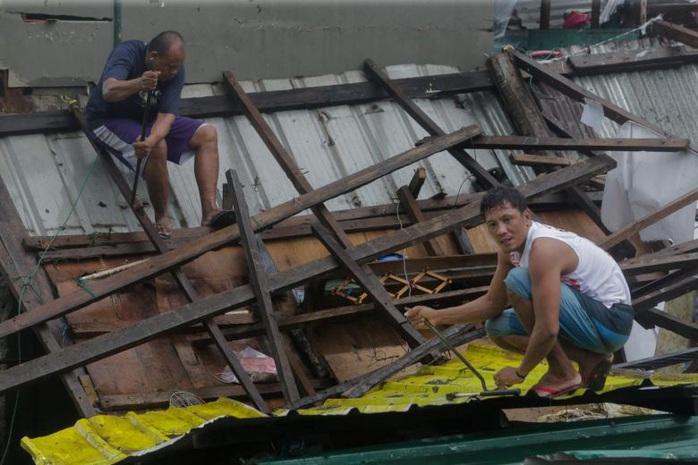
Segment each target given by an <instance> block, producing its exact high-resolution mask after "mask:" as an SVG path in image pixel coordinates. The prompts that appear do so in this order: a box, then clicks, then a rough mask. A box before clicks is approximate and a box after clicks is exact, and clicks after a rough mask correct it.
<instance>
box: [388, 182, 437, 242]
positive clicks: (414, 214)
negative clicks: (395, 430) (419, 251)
mask: <svg viewBox="0 0 698 465" xmlns="http://www.w3.org/2000/svg"><path fill="white" fill-rule="evenodd" d="M397 197H398V199H399V200H400V206H401V207H402V209H403V210H404V211H405V213H406V214H407V216H408V217H409V218H410V220H411V221H412V222H413V223H419V222H420V221H425V220H426V219H427V218H426V216H425V215H424V212H422V210H420V209H419V205H418V204H417V201H416V200H415V198H414V197H413V196H412V193H411V192H410V190H409V187H408V186H402V187H401V188H399V189H398V190H397ZM437 240H438V239H431V240H428V241H426V242H424V244H423V245H424V248H425V249H426V250H427V254H429V255H431V256H434V255H444V251H443V249H442V248H441V245H439V243H438V242H437Z"/></svg>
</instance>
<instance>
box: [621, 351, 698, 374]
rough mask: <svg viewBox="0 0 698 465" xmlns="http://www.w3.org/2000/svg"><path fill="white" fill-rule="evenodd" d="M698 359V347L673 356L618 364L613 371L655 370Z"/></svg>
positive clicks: (668, 355) (661, 356)
mask: <svg viewBox="0 0 698 465" xmlns="http://www.w3.org/2000/svg"><path fill="white" fill-rule="evenodd" d="M697 358H698V347H693V348H691V349H686V350H682V351H679V352H675V353H673V354H666V355H658V356H656V357H648V358H643V359H641V360H634V361H632V362H625V363H618V364H616V365H613V368H614V369H618V370H624V369H636V370H656V369H657V368H662V367H668V366H671V365H677V364H679V363H686V362H690V361H692V360H696V359H697Z"/></svg>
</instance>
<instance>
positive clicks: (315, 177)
mask: <svg viewBox="0 0 698 465" xmlns="http://www.w3.org/2000/svg"><path fill="white" fill-rule="evenodd" d="M456 71H457V70H456V69H455V68H450V67H445V66H416V65H404V66H397V67H391V68H389V69H388V72H389V74H390V75H391V77H394V78H401V77H410V76H417V75H433V74H444V73H451V72H456ZM363 80H365V77H364V75H363V73H361V72H358V71H356V72H350V73H344V74H341V75H328V76H320V77H312V78H297V79H290V80H263V81H255V82H244V83H243V88H244V89H245V91H246V92H254V91H263V90H282V89H291V88H297V87H311V86H322V85H332V84H341V83H348V82H357V81H363ZM216 92H220V89H219V88H217V87H215V86H210V85H197V86H191V87H187V88H186V89H185V93H184V97H204V96H211V95H214V93H216ZM417 103H418V104H419V105H420V107H421V108H422V109H424V111H425V112H426V113H427V114H429V115H430V116H431V117H432V118H433V119H434V120H435V121H436V122H437V123H438V124H439V125H440V126H441V127H442V128H443V129H444V130H446V131H447V132H450V131H453V130H456V129H459V128H461V127H464V126H467V125H470V124H478V125H480V126H481V127H482V129H483V130H484V131H485V133H487V134H510V133H512V132H513V129H512V127H511V126H510V124H509V122H508V120H507V117H506V116H505V114H504V112H503V110H502V108H501V107H500V105H499V102H498V99H497V97H496V95H495V94H494V93H491V92H481V93H476V94H470V95H464V96H459V97H457V98H454V97H448V98H443V99H420V100H418V101H417ZM265 118H266V119H267V121H268V122H269V124H270V125H271V127H272V128H273V129H274V131H275V132H276V134H277V136H278V137H279V139H280V140H281V141H282V143H283V144H284V146H285V147H286V148H287V150H288V151H289V152H290V153H291V154H292V156H293V157H294V159H295V160H296V162H297V164H298V165H299V166H300V167H301V168H302V169H303V171H304V173H305V176H306V177H307V179H308V180H309V182H310V183H311V184H312V185H313V186H315V187H320V186H323V185H325V184H328V183H330V182H332V181H335V180H338V179H342V178H344V177H345V176H347V175H348V174H351V173H354V172H356V171H358V170H360V169H363V168H366V167H368V166H372V165H374V164H376V163H379V162H381V161H383V160H385V159H387V158H389V157H392V156H394V155H397V154H398V153H401V152H403V151H406V150H408V149H410V148H412V147H413V146H414V143H415V142H416V141H418V140H419V139H421V138H423V137H425V136H426V135H427V133H426V132H425V131H424V130H422V129H421V128H420V127H418V125H417V124H415V123H414V122H413V121H411V119H410V118H409V117H408V116H407V115H406V114H405V113H404V111H403V110H402V109H400V108H399V106H398V105H396V104H395V103H392V102H388V101H380V102H375V103H370V104H366V105H355V106H334V107H328V108H324V109H319V110H297V111H285V112H278V113H275V114H271V115H265ZM207 122H208V123H210V124H212V125H213V126H215V127H216V129H217V130H218V134H219V150H220V175H219V186H222V184H223V183H224V182H225V172H226V171H227V170H228V169H234V170H236V171H237V173H238V175H239V177H240V179H241V182H242V183H243V185H244V192H245V197H246V200H247V202H248V204H249V207H250V211H251V212H252V213H257V212H259V211H261V210H264V209H268V208H271V207H273V206H275V205H278V204H280V203H282V202H285V201H287V200H289V199H291V198H293V197H295V196H297V192H296V191H295V189H294V188H293V187H292V185H291V183H290V182H289V181H288V180H287V178H286V176H285V174H284V173H283V171H282V170H281V168H280V167H279V166H278V164H277V163H276V161H275V160H274V158H273V157H272V155H271V153H270V152H269V151H268V150H267V148H266V147H265V146H264V144H263V143H262V141H261V139H260V138H259V136H258V135H257V133H256V131H255V130H254V129H253V127H252V126H251V125H250V123H249V122H248V121H247V119H246V118H245V117H244V116H237V117H229V118H211V119H210V120H208V121H207ZM471 155H473V157H474V158H475V159H476V160H478V161H479V162H480V163H481V164H482V165H483V166H484V167H485V168H486V169H490V168H493V167H498V166H500V165H504V167H505V171H506V172H507V173H508V174H509V176H510V177H511V179H513V180H514V182H515V183H517V184H518V183H520V182H522V181H523V180H525V179H527V177H526V173H530V171H529V170H528V169H521V168H513V167H512V166H511V165H509V163H508V161H507V159H506V153H505V152H499V153H493V152H490V151H484V150H473V151H471ZM96 159H97V156H96V154H95V153H94V151H93V150H92V148H91V147H90V145H89V144H88V142H87V140H86V139H85V137H84V136H82V135H81V134H78V133H73V134H52V135H45V136H44V135H28V136H18V137H5V138H3V139H0V176H2V178H3V180H4V182H5V183H6V184H7V185H8V188H9V190H10V192H11V193H12V198H13V200H14V202H15V205H16V206H17V209H18V210H19V211H20V212H21V214H22V217H23V220H24V223H25V225H26V226H27V228H28V230H29V231H30V234H33V235H53V234H55V233H58V232H64V233H67V234H85V233H86V234H90V233H93V232H104V231H109V230H112V231H116V232H121V231H131V230H137V229H139V226H138V225H137V223H136V220H135V217H134V216H133V215H132V214H131V213H130V211H129V210H128V208H126V202H125V201H124V200H123V199H122V198H121V196H120V194H119V193H118V192H117V190H116V188H115V187H114V184H113V182H112V181H111V180H110V179H109V177H108V175H107V174H106V172H105V170H104V168H103V167H102V166H101V161H95V160H96ZM95 163H96V165H95ZM419 165H421V166H424V167H426V169H427V172H428V179H427V182H426V184H425V186H424V188H423V190H422V196H423V197H430V196H433V195H435V194H441V193H445V194H447V195H456V194H458V193H467V192H472V190H473V187H472V186H471V181H472V179H470V178H469V177H468V175H467V172H466V170H465V168H463V167H462V166H461V165H460V164H459V163H458V162H456V161H455V160H454V159H453V158H452V157H451V156H450V155H449V154H448V153H441V154H437V155H434V156H432V157H430V158H429V159H427V160H424V161H423V162H421V163H420V164H419ZM415 169H416V166H409V167H406V168H403V169H401V170H399V171H397V172H395V173H393V174H392V175H391V176H387V177H385V178H383V179H381V180H379V181H376V182H374V183H372V184H370V185H368V186H365V187H363V188H361V189H358V190H357V191H356V192H352V193H349V194H346V195H344V196H342V197H338V198H336V199H334V200H332V201H330V202H328V203H327V206H328V208H330V210H339V209H348V208H352V207H356V206H366V205H378V204H386V203H391V202H392V201H393V198H394V197H395V194H394V193H395V191H396V189H397V188H398V187H399V186H401V185H404V184H406V183H408V182H409V181H410V179H411V177H412V175H413V173H414V170H415ZM170 178H171V192H172V195H171V200H170V214H171V216H173V218H174V221H175V225H176V226H180V227H185V226H198V224H199V221H200V213H199V211H200V207H199V200H198V199H199V197H198V190H197V187H196V183H195V179H194V173H193V163H191V162H190V163H188V164H185V165H184V166H181V167H178V166H174V165H172V164H170ZM128 180H129V182H130V183H132V180H133V177H132V175H130V174H129V176H128ZM139 197H140V198H142V199H144V200H146V199H147V194H146V189H145V186H144V183H139ZM73 205H74V208H73ZM149 213H150V214H151V216H152V212H149Z"/></svg>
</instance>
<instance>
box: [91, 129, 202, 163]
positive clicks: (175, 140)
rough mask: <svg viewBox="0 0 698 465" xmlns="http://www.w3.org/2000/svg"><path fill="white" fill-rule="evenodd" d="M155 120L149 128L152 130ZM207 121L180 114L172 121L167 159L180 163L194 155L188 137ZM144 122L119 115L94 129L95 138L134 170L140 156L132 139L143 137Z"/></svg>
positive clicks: (167, 140) (168, 136)
mask: <svg viewBox="0 0 698 465" xmlns="http://www.w3.org/2000/svg"><path fill="white" fill-rule="evenodd" d="M154 122H155V120H153V121H152V122H151V123H150V124H149V125H148V129H147V130H146V135H147V134H150V129H151V127H152V125H153V123H154ZM204 124H205V123H204V122H203V121H200V120H195V119H191V118H187V117H184V116H177V117H176V118H175V120H174V123H172V128H171V129H170V132H169V133H168V134H167V136H166V137H165V142H166V143H167V159H168V160H169V161H171V162H173V163H176V164H178V165H181V164H182V163H184V162H186V161H187V160H189V159H190V158H192V157H193V156H194V151H193V150H192V149H191V147H189V141H191V138H192V137H194V134H196V131H198V130H199V128H200V127H202V126H203V125H204ZM142 129H143V128H142V124H141V123H140V122H138V121H136V120H132V119H127V118H120V119H112V120H108V121H106V122H105V123H104V124H103V125H102V126H99V127H97V128H95V130H94V131H93V133H94V135H95V140H96V141H97V143H98V144H99V145H101V146H103V147H104V148H105V149H107V151H109V153H111V154H112V155H113V156H115V157H116V158H117V159H118V160H120V161H121V162H122V163H123V164H124V165H126V166H128V167H129V168H130V169H131V170H134V171H135V169H136V163H137V162H138V158H137V157H136V154H135V151H134V149H133V143H134V142H135V141H136V140H137V139H138V138H139V137H140V135H141V130H142Z"/></svg>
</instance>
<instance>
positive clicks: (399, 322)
mask: <svg viewBox="0 0 698 465" xmlns="http://www.w3.org/2000/svg"><path fill="white" fill-rule="evenodd" d="M313 230H314V231H315V234H316V235H317V237H318V238H319V239H320V241H321V242H322V243H323V245H324V246H325V247H326V248H327V250H329V251H330V253H331V254H332V256H334V258H335V259H336V260H337V262H339V264H340V265H342V267H343V268H344V269H346V270H347V271H348V272H349V273H350V274H351V275H352V276H353V277H354V279H355V280H356V282H357V283H359V285H360V286H361V287H362V288H363V289H364V290H365V291H366V292H367V293H368V295H369V296H370V297H371V300H373V302H374V303H375V305H376V306H377V307H379V308H380V309H382V310H383V313H384V314H387V315H388V316H389V318H388V322H389V323H390V324H391V325H392V326H393V327H394V328H395V329H396V330H397V331H398V332H399V333H400V334H401V335H403V337H404V338H405V340H406V341H407V342H408V344H409V345H410V347H417V346H419V345H420V344H422V343H423V342H424V339H423V338H422V336H421V334H419V332H418V331H417V330H416V329H414V327H413V326H412V325H411V324H410V323H409V322H408V321H407V318H405V316H404V315H403V314H402V312H400V311H399V310H398V309H397V307H395V305H393V303H392V302H391V299H390V295H389V294H388V292H387V291H386V290H385V288H384V287H383V285H382V283H381V282H380V281H379V280H378V278H377V277H376V275H374V274H373V272H372V271H371V269H370V268H369V267H368V266H367V265H363V266H362V265H359V264H358V263H356V262H355V261H354V260H353V259H352V257H351V256H350V255H349V253H347V251H346V250H345V249H344V248H342V247H341V246H340V245H339V243H337V241H335V240H334V239H333V238H332V236H331V235H330V232H329V231H328V230H327V229H325V228H324V227H322V226H320V225H319V224H315V225H313Z"/></svg>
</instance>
